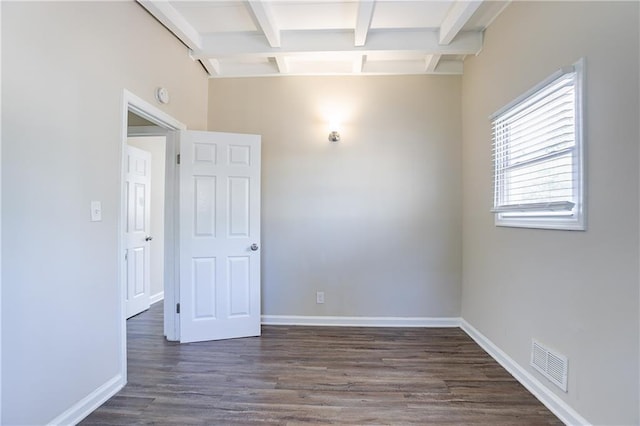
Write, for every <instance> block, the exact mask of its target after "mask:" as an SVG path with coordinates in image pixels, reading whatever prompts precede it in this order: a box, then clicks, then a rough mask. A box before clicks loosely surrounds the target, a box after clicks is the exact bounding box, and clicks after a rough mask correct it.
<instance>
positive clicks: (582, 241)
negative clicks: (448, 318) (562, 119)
mask: <svg viewBox="0 0 640 426" xmlns="http://www.w3.org/2000/svg"><path fill="white" fill-rule="evenodd" d="M638 14H639V10H638V3H637V2H627V3H614V2H588V3H582V2H562V3H557V2H513V3H512V4H511V5H510V6H509V7H508V8H507V9H506V10H505V12H504V13H503V14H502V15H501V16H500V17H499V18H498V19H497V20H496V21H495V22H494V23H493V25H492V26H491V28H489V30H488V31H487V32H486V36H485V45H484V48H483V50H482V53H481V54H480V55H479V56H477V57H470V58H468V59H467V60H466V61H465V74H464V77H463V86H462V87H463V88H462V95H463V108H462V111H463V120H462V123H463V140H464V143H463V176H464V179H463V182H464V209H463V211H464V222H463V223H464V233H463V237H464V253H463V259H464V261H463V265H464V268H463V277H464V279H463V282H464V284H463V292H462V294H463V299H462V316H463V317H464V318H465V319H466V320H467V321H468V322H469V323H471V325H473V326H474V327H475V328H477V329H478V330H479V331H480V332H482V333H483V334H484V335H485V336H487V337H488V338H489V339H490V340H492V341H493V342H494V343H495V344H496V345H497V346H498V347H499V348H500V349H502V350H503V351H504V352H506V353H507V354H508V355H509V356H510V357H511V358H513V359H514V360H515V361H516V362H518V363H519V364H520V365H521V366H522V367H524V368H525V369H527V370H528V371H529V372H530V373H531V374H533V375H534V376H536V377H537V378H538V379H540V380H541V381H542V383H545V384H547V385H548V386H549V388H550V389H551V390H552V391H553V392H555V393H556V394H557V395H558V396H559V397H560V398H562V399H563V400H565V401H567V402H568V403H569V404H570V405H571V406H572V407H573V408H574V409H575V410H577V411H578V412H579V413H580V414H581V415H582V416H584V417H585V418H586V419H587V420H588V421H590V422H593V423H595V424H608V425H612V424H618V425H622V424H638V423H639V421H640V420H639V418H638V383H639V380H638V377H639V376H638V374H639V373H638V361H639V355H638V343H639V342H638V337H639V330H638V325H639V318H638V301H639V294H638V282H639V280H638V256H639V251H638V203H639V200H638V178H639V176H638V168H639V166H638V140H639V132H638V117H639V108H638V94H639V85H638V63H639V58H638V52H639V45H638V40H639V34H638ZM582 56H584V57H585V58H586V81H587V86H586V93H585V98H586V109H585V110H586V117H585V137H586V139H585V143H586V153H587V162H586V173H587V174H586V180H587V192H586V202H587V231H586V232H578V231H548V230H530V229H514V228H497V227H495V226H494V225H493V216H492V215H491V213H490V212H489V209H490V208H491V204H492V186H491V173H492V168H491V167H492V166H491V134H490V125H489V120H488V117H489V115H490V114H492V113H493V112H494V111H496V110H497V109H499V108H500V107H502V106H503V105H505V104H506V103H508V102H509V101H511V100H512V99H514V98H515V97H517V96H518V95H520V94H521V93H523V92H525V91H526V90H527V89H529V88H530V87H531V86H533V85H534V84H536V83H538V82H539V81H541V80H543V79H544V78H545V77H547V76H548V75H550V74H551V73H552V72H553V71H555V70H557V69H559V68H560V67H562V66H565V65H570V64H572V63H573V62H575V61H576V60H577V59H578V58H580V57H582ZM532 338H535V339H537V340H539V341H540V342H542V343H543V344H546V345H548V346H550V347H551V348H553V349H555V350H557V351H558V352H560V353H563V354H565V355H566V356H568V358H569V391H568V393H566V394H565V393H564V392H562V391H560V390H558V389H557V388H555V387H554V386H553V385H551V384H549V382H548V381H546V379H544V378H542V377H541V376H540V375H539V374H538V373H536V372H534V370H533V369H531V368H530V367H529V366H528V363H529V356H530V355H529V351H530V346H531V339H532Z"/></svg>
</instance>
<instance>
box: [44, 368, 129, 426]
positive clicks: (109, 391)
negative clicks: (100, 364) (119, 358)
mask: <svg viewBox="0 0 640 426" xmlns="http://www.w3.org/2000/svg"><path fill="white" fill-rule="evenodd" d="M124 385H125V383H124V380H123V378H122V375H121V374H118V375H117V376H115V377H114V378H112V379H110V380H109V381H108V382H106V383H105V384H103V385H102V386H100V387H99V388H98V389H96V390H94V391H93V392H91V393H90V394H89V395H87V396H86V397H84V398H82V399H81V400H80V401H78V402H77V403H76V404H74V405H73V406H72V407H71V408H69V409H68V410H67V411H65V412H64V413H62V414H60V415H59V416H58V417H56V418H55V419H53V420H51V422H49V425H51V426H53V425H75V424H78V423H80V421H81V420H82V419H84V418H85V417H87V416H88V415H89V414H91V413H92V412H93V411H94V410H95V409H96V408H98V407H99V406H101V405H102V404H104V403H105V402H106V401H107V400H108V399H109V398H111V397H112V396H113V395H115V394H116V393H118V391H119V390H120V389H122V388H123V387H124Z"/></svg>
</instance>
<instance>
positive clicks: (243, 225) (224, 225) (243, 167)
mask: <svg viewBox="0 0 640 426" xmlns="http://www.w3.org/2000/svg"><path fill="white" fill-rule="evenodd" d="M180 158H181V161H180V341H181V342H193V341H202V340H217V339H226V338H235V337H247V336H258V335H260V249H259V246H260V136H256V135H239V134H231V133H212V132H193V131H183V132H180ZM253 244H255V246H254V248H255V250H253V249H252V245H253Z"/></svg>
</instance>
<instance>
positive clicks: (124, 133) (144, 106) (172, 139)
mask: <svg viewBox="0 0 640 426" xmlns="http://www.w3.org/2000/svg"><path fill="white" fill-rule="evenodd" d="M129 112H132V113H134V114H136V115H138V116H140V117H142V118H144V119H145V120H148V121H149V122H151V123H153V124H155V125H156V126H158V127H159V128H160V129H158V128H155V127H154V128H152V129H149V128H147V129H146V130H141V131H140V132H139V133H137V134H136V135H137V136H141V135H142V134H141V133H144V134H145V135H147V136H161V135H162V136H166V138H167V145H166V146H167V161H166V170H165V175H166V184H165V256H164V260H165V262H164V264H165V269H164V276H165V284H164V285H165V293H164V306H165V311H164V333H165V335H166V337H167V339H169V340H177V339H178V338H179V335H178V334H177V333H178V331H179V327H180V324H179V323H178V316H177V314H176V313H175V309H173V307H174V306H175V305H176V300H178V295H177V294H176V291H178V286H177V285H176V283H177V282H178V281H177V279H178V278H177V274H178V268H177V267H176V266H177V261H178V257H177V252H176V247H177V242H178V231H177V229H178V228H177V219H178V215H177V209H178V199H177V194H178V192H177V190H178V188H177V185H178V179H177V177H178V175H177V167H176V161H175V159H176V156H177V154H178V149H179V147H178V146H177V145H178V144H177V138H176V131H177V130H185V129H186V128H187V126H186V125H184V124H183V123H181V122H180V121H178V120H176V119H175V118H173V117H172V116H170V115H169V114H167V113H165V112H164V111H162V110H160V109H158V108H157V107H155V106H154V105H152V104H150V103H148V102H147V101H145V100H143V99H142V98H140V97H138V96H136V95H134V94H133V93H131V92H129V91H128V90H126V89H125V90H124V91H123V96H122V111H121V120H120V121H121V123H122V124H121V133H120V165H119V168H120V180H119V182H118V184H119V185H120V186H119V190H120V216H119V218H118V253H117V264H118V271H119V273H118V292H119V305H120V306H119V310H118V311H119V312H118V315H119V317H118V321H119V324H120V371H122V380H123V382H122V385H123V386H124V385H125V384H126V383H127V322H126V318H125V317H126V315H125V312H126V308H125V294H126V277H125V275H124V273H125V271H124V254H123V253H124V252H125V241H124V224H125V219H126V205H125V203H124V202H123V200H124V197H125V195H124V184H123V183H124V180H125V168H124V164H125V160H126V144H127V137H128V136H129V129H128V127H127V126H128V113H129ZM131 136H133V135H131ZM167 289H169V291H167Z"/></svg>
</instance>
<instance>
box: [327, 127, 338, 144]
mask: <svg viewBox="0 0 640 426" xmlns="http://www.w3.org/2000/svg"><path fill="white" fill-rule="evenodd" d="M329 141H330V142H340V133H338V131H337V130H333V131H332V132H331V133H329Z"/></svg>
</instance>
